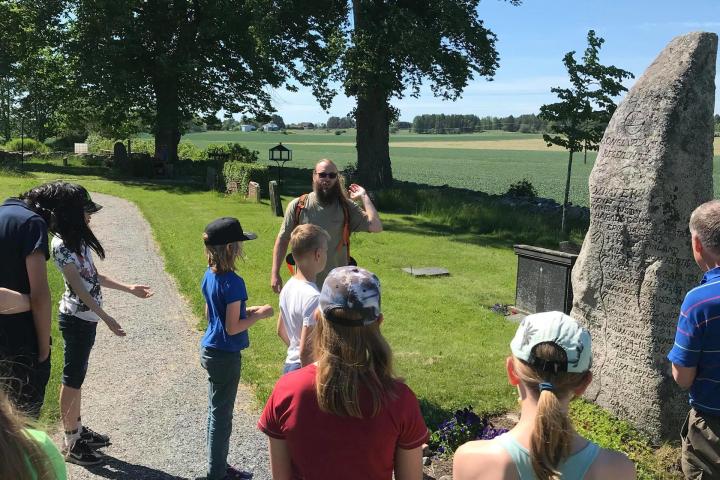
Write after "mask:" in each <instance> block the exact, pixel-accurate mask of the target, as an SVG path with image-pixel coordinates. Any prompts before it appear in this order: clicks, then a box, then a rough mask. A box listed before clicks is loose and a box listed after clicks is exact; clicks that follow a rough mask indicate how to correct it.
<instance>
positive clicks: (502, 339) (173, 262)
mask: <svg viewBox="0 0 720 480" xmlns="http://www.w3.org/2000/svg"><path fill="white" fill-rule="evenodd" d="M68 178H70V177H68ZM50 179H52V177H48V176H41V175H38V176H36V177H30V178H18V177H0V196H2V197H3V198H5V197H8V196H10V195H15V194H17V193H18V192H20V191H23V190H25V189H28V188H30V187H32V186H34V185H36V184H38V183H42V182H43V181H46V180H50ZM71 180H72V178H71ZM74 180H75V181H79V182H81V183H82V184H83V185H85V186H86V187H87V188H88V189H89V190H91V191H96V192H103V193H108V194H112V195H117V196H120V197H123V198H126V199H129V200H131V201H133V202H134V203H136V204H137V205H138V207H139V208H140V210H141V211H142V213H143V214H144V215H145V217H146V218H147V220H148V221H149V222H150V224H151V225H152V228H153V232H154V234H155V238H156V239H157V241H158V243H159V245H160V248H161V250H162V252H163V254H164V256H165V259H166V262H167V269H168V271H170V272H171V273H172V274H173V275H174V276H175V277H176V279H177V281H178V284H179V287H180V289H181V291H182V293H183V294H184V295H185V296H186V297H187V298H188V299H189V300H190V303H191V305H192V307H193V311H194V312H195V313H196V315H197V316H198V319H199V318H200V316H201V312H202V309H203V299H202V296H201V293H200V289H199V282H200V278H201V277H202V273H203V271H204V268H205V265H206V263H205V259H204V256H203V246H202V240H201V234H202V231H203V227H204V226H205V225H206V224H207V223H208V222H209V221H211V220H212V219H214V218H216V217H219V216H224V215H231V216H236V217H238V218H240V220H241V221H242V224H243V226H244V227H245V228H246V229H248V230H252V231H255V232H257V233H258V235H259V239H258V240H255V241H252V242H248V243H247V244H246V245H245V253H246V259H245V260H244V261H241V262H240V263H239V265H238V267H239V273H240V275H242V276H243V277H244V278H245V280H246V282H247V285H248V291H249V295H250V303H251V304H264V303H269V304H271V305H272V306H273V307H274V308H275V309H276V310H277V301H278V298H277V295H275V294H274V293H273V292H272V291H271V290H270V287H269V275H270V265H271V254H272V246H273V242H274V239H275V236H276V235H277V231H278V228H279V225H280V221H281V219H280V218H278V217H273V216H272V215H271V213H270V207H269V206H268V205H267V204H266V203H262V204H253V203H245V202H243V201H241V200H239V199H238V198H236V197H226V196H224V195H221V194H217V193H213V192H201V191H195V190H193V189H192V188H183V187H173V186H158V185H142V184H132V183H121V182H111V181H107V180H101V179H98V178H96V177H93V178H90V177H82V178H76V179H74ZM287 200H288V199H285V202H287ZM102 214H103V215H112V211H106V210H103V212H102ZM382 218H383V221H384V223H385V229H386V230H385V232H383V233H381V234H374V235H371V234H355V235H353V239H352V251H353V256H354V257H356V258H357V259H358V261H359V262H360V265H361V266H364V267H366V268H368V269H370V270H372V271H373V272H375V273H376V274H377V275H378V276H379V277H380V279H381V282H382V286H383V310H384V313H385V317H386V321H385V323H384V324H383V327H382V328H383V332H384V334H385V335H386V336H387V338H388V340H389V342H390V344H391V345H392V347H393V350H394V352H395V361H396V362H395V363H396V369H397V373H398V374H399V375H401V376H403V377H404V378H406V380H407V382H408V384H409V385H410V386H411V387H412V388H413V389H414V390H415V391H416V393H417V394H418V397H419V398H420V399H421V401H422V403H423V406H424V409H425V413H426V416H427V417H428V420H430V421H431V422H436V421H438V420H440V419H444V418H446V417H447V415H448V414H449V413H448V412H449V411H450V410H452V409H454V408H457V407H460V406H464V405H473V406H475V408H476V409H477V410H479V411H481V412H501V411H506V410H508V409H511V408H513V407H514V406H515V402H516V399H515V395H514V394H513V390H512V389H511V388H510V387H509V386H508V385H507V382H506V380H505V375H504V367H503V362H504V358H505V357H506V356H507V355H508V343H509V341H510V338H511V337H512V334H513V332H514V330H515V328H516V325H514V324H512V323H510V322H507V321H506V320H505V319H504V318H503V317H501V316H500V315H497V314H495V313H492V312H491V311H490V310H489V308H488V307H490V306H492V305H493V304H495V303H506V304H507V303H512V301H513V298H514V282H515V272H516V259H515V256H514V254H513V253H512V250H511V249H510V248H508V247H509V246H490V245H483V241H482V238H479V239H474V240H473V242H472V243H469V242H468V241H467V237H466V236H464V237H455V236H453V235H436V234H432V233H425V234H418V233H409V232H410V231H412V230H414V229H413V224H414V222H415V221H416V220H417V219H416V218H413V217H408V216H402V215H390V214H383V215H382ZM101 240H102V239H101ZM488 243H490V244H492V245H496V244H497V242H491V241H489V242H488ZM116 254H120V255H124V254H131V252H123V253H120V252H118V253H116ZM405 266H414V267H423V266H440V267H445V268H447V269H449V270H450V272H451V275H450V276H449V277H444V278H436V279H422V278H413V277H411V276H410V275H408V274H406V273H404V272H402V271H401V268H402V267H405ZM48 267H49V270H50V271H51V272H52V273H53V274H52V277H51V282H52V287H53V292H54V293H55V295H56V296H57V295H58V293H59V292H60V291H61V289H62V281H61V279H60V277H59V275H57V274H56V272H55V271H54V266H53V265H52V264H48ZM99 268H100V269H102V263H100V264H99ZM283 275H284V276H285V277H286V278H287V276H288V274H287V271H284V272H283ZM54 308H55V307H54ZM107 309H108V311H109V312H112V311H113V306H112V305H107ZM159 314H161V312H159ZM193 323H194V322H193ZM191 326H195V325H191ZM126 329H127V330H128V331H129V332H132V330H135V331H136V332H138V333H139V332H141V331H142V327H141V326H140V325H137V326H132V325H127V326H126ZM250 337H251V347H250V348H249V349H248V350H247V351H246V352H245V353H244V359H243V380H244V382H245V383H247V384H249V385H251V386H252V387H253V388H254V389H256V393H257V397H258V400H259V402H263V401H264V400H265V399H266V398H267V396H268V394H269V392H270V390H271V389H272V386H273V384H274V382H275V380H277V378H278V377H279V375H280V371H281V368H282V364H283V360H284V348H283V344H282V342H281V341H280V339H279V338H278V337H277V335H276V334H275V320H274V319H273V320H268V321H265V322H262V323H260V324H258V325H257V326H255V327H253V329H252V331H251V334H250ZM131 340H132V334H130V335H129V337H128V339H127V341H131ZM55 345H56V348H55V351H54V354H55V357H54V360H55V361H54V364H55V366H56V370H55V372H54V374H53V377H54V379H55V380H57V378H58V376H59V371H58V367H59V366H60V362H61V357H59V356H58V355H57V354H58V353H60V350H61V348H60V345H61V341H60V340H59V339H58V340H57V341H56V342H55ZM91 368H92V367H91ZM188 368H200V367H199V366H197V359H195V358H189V359H188ZM48 395H49V396H50V397H53V398H52V399H51V398H49V399H48V400H54V397H55V396H56V395H57V385H56V384H53V385H51V387H50V388H49V392H48ZM52 403H53V402H52V401H50V402H49V404H50V405H52ZM51 408H54V407H51Z"/></svg>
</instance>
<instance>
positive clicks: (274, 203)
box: [269, 180, 283, 217]
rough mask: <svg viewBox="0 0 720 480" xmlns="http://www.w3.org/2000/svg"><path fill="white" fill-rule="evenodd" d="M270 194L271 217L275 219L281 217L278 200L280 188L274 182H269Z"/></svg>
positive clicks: (280, 205)
mask: <svg viewBox="0 0 720 480" xmlns="http://www.w3.org/2000/svg"><path fill="white" fill-rule="evenodd" d="M269 187H270V188H269V192H270V208H271V209H272V212H273V215H275V216H277V217H282V216H283V208H282V200H281V199H280V187H279V186H278V183H277V182H276V181H275V180H271V181H270V185H269Z"/></svg>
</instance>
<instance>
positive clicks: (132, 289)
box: [98, 273, 153, 298]
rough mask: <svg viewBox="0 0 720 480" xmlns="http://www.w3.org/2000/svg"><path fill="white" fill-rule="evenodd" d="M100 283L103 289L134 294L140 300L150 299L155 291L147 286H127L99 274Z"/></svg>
mask: <svg viewBox="0 0 720 480" xmlns="http://www.w3.org/2000/svg"><path fill="white" fill-rule="evenodd" d="M98 281H99V282H100V286H101V287H105V288H112V289H113V290H120V291H121V292H126V293H132V294H133V295H135V296H136V297H138V298H149V297H152V296H153V291H152V290H151V289H150V287H148V286H147V285H125V284H124V283H120V282H118V281H117V280H114V279H112V278H110V277H108V276H106V275H101V274H100V273H98Z"/></svg>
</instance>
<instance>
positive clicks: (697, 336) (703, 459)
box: [668, 200, 720, 479]
mask: <svg viewBox="0 0 720 480" xmlns="http://www.w3.org/2000/svg"><path fill="white" fill-rule="evenodd" d="M690 235H691V241H692V251H693V257H694V258H695V262H696V263H697V264H698V266H699V267H700V269H702V271H704V272H705V275H704V276H703V279H702V281H701V282H700V285H699V286H697V287H695V288H693V289H692V290H690V291H689V292H688V293H687V295H686V296H685V300H684V301H683V304H682V307H681V308H680V317H679V319H678V326H677V332H676V333H675V344H674V345H673V348H672V350H670V353H669V354H668V359H669V360H670V361H671V362H672V373H673V378H674V379H675V381H676V382H677V384H678V385H679V386H680V387H681V388H683V389H686V388H689V389H690V406H691V408H690V412H689V413H688V416H687V419H686V420H685V424H684V425H683V428H682V432H681V434H680V435H681V437H682V460H681V465H682V470H683V473H684V475H685V478H688V479H699V478H720V442H718V436H720V201H718V200H712V201H710V202H707V203H704V204H702V205H700V206H699V207H698V208H696V209H695V211H694V212H693V213H692V215H691V216H690Z"/></svg>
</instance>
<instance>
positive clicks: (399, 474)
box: [395, 447, 423, 480]
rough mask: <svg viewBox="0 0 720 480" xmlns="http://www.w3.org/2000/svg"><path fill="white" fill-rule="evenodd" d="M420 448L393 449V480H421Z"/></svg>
mask: <svg viewBox="0 0 720 480" xmlns="http://www.w3.org/2000/svg"><path fill="white" fill-rule="evenodd" d="M422 478H423V465H422V447H417V448H413V449H412V450H405V449H404V448H399V447H398V448H397V449H395V480H422Z"/></svg>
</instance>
